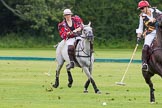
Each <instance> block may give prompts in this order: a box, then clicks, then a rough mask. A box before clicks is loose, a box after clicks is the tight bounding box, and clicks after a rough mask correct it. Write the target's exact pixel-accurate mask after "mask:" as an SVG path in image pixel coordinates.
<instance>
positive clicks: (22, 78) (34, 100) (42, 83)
mask: <svg viewBox="0 0 162 108" xmlns="http://www.w3.org/2000/svg"><path fill="white" fill-rule="evenodd" d="M132 52H133V49H127V50H122V49H120V50H119V49H118V50H117V49H114V50H96V54H95V56H96V58H130V56H131V54H132ZM140 54H141V51H140V49H139V50H138V51H137V53H136V55H135V59H140ZM0 56H39V57H55V51H54V50H42V49H40V50H36V49H34V50H31V49H25V50H24V49H23V50H19V49H10V50H7V49H6V50H5V49H2V50H0ZM52 62H53V61H10V60H1V61H0V108H103V107H108V108H130V107H131V108H144V107H147V108H161V106H162V92H161V91H162V86H161V83H162V80H161V78H160V77H159V76H157V75H156V76H154V77H153V78H152V80H153V82H154V86H155V89H156V91H155V97H156V103H155V104H150V103H149V88H148V86H147V85H146V84H145V82H144V79H143V77H142V75H141V71H140V68H141V64H138V63H132V64H131V65H130V68H129V70H128V73H127V74H126V77H125V80H124V82H125V83H126V86H118V85H116V84H115V82H118V81H120V80H121V78H122V76H123V73H124V71H125V69H126V67H127V65H128V63H95V64H94V71H93V77H94V80H95V81H96V84H97V86H98V88H99V89H100V90H101V92H102V94H95V93H94V90H93V88H92V86H91V85H90V86H89V93H87V94H85V93H83V85H84V83H85V81H86V79H87V77H86V75H85V74H84V73H83V72H82V70H81V69H80V68H75V69H73V70H72V74H73V78H74V83H73V87H72V88H68V87H67V73H66V70H65V67H63V69H62V70H61V74H60V86H59V88H57V89H53V90H52V91H51V92H49V91H47V90H46V89H50V84H51V82H54V77H55V68H56V63H54V65H53V67H52V70H51V76H46V75H45V74H44V73H46V72H48V70H49V68H50V66H51V64H52ZM103 102H106V103H107V105H105V106H103V105H102V103H103Z"/></svg>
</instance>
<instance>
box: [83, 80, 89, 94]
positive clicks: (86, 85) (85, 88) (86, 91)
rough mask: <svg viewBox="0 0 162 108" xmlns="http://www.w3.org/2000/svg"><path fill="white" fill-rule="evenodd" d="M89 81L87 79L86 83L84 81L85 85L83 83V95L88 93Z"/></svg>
mask: <svg viewBox="0 0 162 108" xmlns="http://www.w3.org/2000/svg"><path fill="white" fill-rule="evenodd" d="M90 82H91V81H90V79H88V80H87V81H86V83H85V85H84V93H88V86H89V84H90Z"/></svg>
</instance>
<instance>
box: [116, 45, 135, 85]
mask: <svg viewBox="0 0 162 108" xmlns="http://www.w3.org/2000/svg"><path fill="white" fill-rule="evenodd" d="M137 47H138V44H136V47H135V49H134V51H133V54H132V57H131V59H130V61H129V63H128V66H127V68H126V70H125V72H124V75H123V77H122V79H121V81H120V82H116V84H117V85H123V86H124V85H125V83H124V82H123V81H124V78H125V75H126V73H127V71H128V68H129V66H130V64H131V62H132V60H133V57H134V55H135V52H136V50H137Z"/></svg>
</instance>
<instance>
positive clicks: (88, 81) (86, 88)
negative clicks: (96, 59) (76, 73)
mask: <svg viewBox="0 0 162 108" xmlns="http://www.w3.org/2000/svg"><path fill="white" fill-rule="evenodd" d="M89 72H90V74H91V75H92V65H91V67H90V68H89ZM90 82H91V81H90V79H88V80H87V81H86V83H85V85H84V93H88V87H89V84H90Z"/></svg>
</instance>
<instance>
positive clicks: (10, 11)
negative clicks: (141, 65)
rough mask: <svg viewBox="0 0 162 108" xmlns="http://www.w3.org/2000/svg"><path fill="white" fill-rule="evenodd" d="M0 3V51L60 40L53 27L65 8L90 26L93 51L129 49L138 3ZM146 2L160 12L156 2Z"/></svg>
mask: <svg viewBox="0 0 162 108" xmlns="http://www.w3.org/2000/svg"><path fill="white" fill-rule="evenodd" d="M0 1H1V2H0V11H1V12H0V25H1V26H0V28H1V29H0V38H1V39H0V43H1V44H0V47H51V45H52V44H55V43H57V42H59V41H60V40H61V39H60V37H59V35H58V30H57V24H58V23H59V22H60V21H62V19H63V16H62V12H63V10H64V9H65V8H70V9H71V10H72V11H73V13H74V14H76V15H79V16H80V17H81V18H82V19H83V20H84V23H85V24H87V23H88V22H89V21H91V22H92V26H93V28H94V33H95V38H96V40H95V46H96V47H103V48H104V47H105V48H107V47H109V48H123V47H127V48H130V47H132V46H134V44H135V42H136V37H135V36H136V34H135V29H136V28H137V27H138V15H139V13H140V11H139V10H137V4H138V2H139V0H0ZM149 2H150V4H151V5H152V6H157V7H158V9H160V10H162V4H160V1H159V0H154V1H152V0H149ZM7 42H8V43H7ZM9 43H10V44H9Z"/></svg>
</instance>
